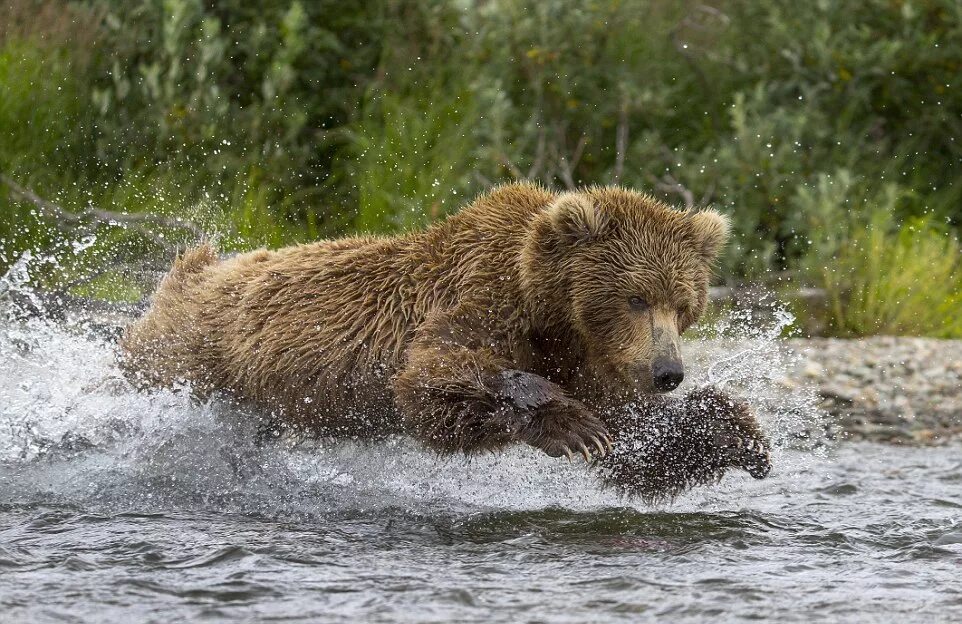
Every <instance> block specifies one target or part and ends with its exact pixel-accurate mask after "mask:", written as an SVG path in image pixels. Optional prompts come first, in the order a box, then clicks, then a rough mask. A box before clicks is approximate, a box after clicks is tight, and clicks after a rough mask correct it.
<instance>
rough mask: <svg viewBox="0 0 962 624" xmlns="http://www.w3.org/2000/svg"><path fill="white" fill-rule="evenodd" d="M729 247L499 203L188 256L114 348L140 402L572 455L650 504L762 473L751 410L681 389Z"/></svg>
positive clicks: (574, 211) (683, 222)
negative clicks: (403, 224) (401, 228)
mask: <svg viewBox="0 0 962 624" xmlns="http://www.w3.org/2000/svg"><path fill="white" fill-rule="evenodd" d="M727 235H728V222H727V220H726V218H725V217H724V216H722V215H720V214H718V213H716V212H714V211H711V210H702V211H677V210H673V209H671V208H669V207H668V206H666V205H664V204H662V203H660V202H659V201H657V200H655V199H653V198H652V197H649V196H647V195H643V194H640V193H637V192H633V191H630V190H626V189H623V188H612V187H605V188H601V187H594V188H589V189H585V190H582V191H577V192H566V193H560V194H559V193H555V192H551V191H549V190H547V189H545V188H542V187H540V186H536V185H533V184H511V185H506V186H501V187H499V188H496V189H494V190H492V191H490V192H488V193H486V194H484V195H482V196H480V197H479V198H477V199H476V200H475V201H474V202H473V203H471V204H470V205H469V206H467V207H466V208H464V209H463V210H461V211H460V212H459V213H457V214H455V215H453V216H451V217H449V218H447V219H446V220H443V221H441V222H439V223H436V224H434V225H432V226H431V227H429V228H427V229H426V230H424V231H417V232H410V233H406V234H402V235H399V236H394V237H355V238H345V239H340V240H332V241H322V242H316V243H311V244H304V245H296V246H292V247H287V248H284V249H279V250H276V251H268V250H258V251H254V252H251V253H247V254H243V255H239V256H235V257H233V258H230V259H226V260H219V259H218V257H217V255H216V253H215V252H214V250H213V249H212V248H211V247H210V246H207V245H205V246H201V247H199V248H196V249H193V250H190V251H188V252H186V253H185V254H183V256H182V257H180V258H179V259H178V260H177V261H176V262H175V264H174V266H173V268H172V270H171V271H170V273H169V274H168V275H167V276H166V277H165V278H164V280H163V281H162V282H161V284H160V286H159V287H158V289H157V292H156V293H155V295H154V297H153V300H152V304H151V307H150V309H149V310H148V312H147V313H146V315H145V316H144V317H143V318H142V319H140V320H139V321H137V322H136V323H134V324H133V325H132V326H131V327H130V328H129V329H128V330H127V332H126V334H125V336H124V337H123V339H122V342H121V347H122V351H123V354H122V358H121V362H122V366H123V367H124V369H125V370H126V371H127V372H128V374H129V375H130V376H131V378H132V379H134V380H135V381H136V382H137V383H138V384H140V385H142V386H152V387H170V386H174V385H176V384H180V383H188V384H190V387H191V388H192V391H193V392H195V393H197V394H199V395H205V394H208V393H210V392H212V391H226V392H227V393H229V394H230V395H232V396H235V397H237V398H239V399H242V400H248V401H252V402H253V403H255V404H256V405H258V406H260V407H261V408H263V411H264V413H265V414H268V415H270V416H271V417H273V418H274V419H276V420H277V421H279V422H282V423H285V424H286V425H287V426H291V427H295V428H299V429H303V430H308V431H311V432H314V433H317V434H318V435H324V436H334V437H351V438H355V439H357V438H361V439H375V438H378V437H382V436H388V435H394V434H407V435H410V436H413V437H414V438H416V439H417V440H419V441H420V442H421V443H423V444H424V445H425V446H427V447H429V448H431V449H435V450H437V451H439V452H445V453H448V452H455V451H460V452H465V453H472V452H477V451H482V450H494V449H498V448H501V447H504V446H505V445H508V444H513V443H518V442H523V443H526V444H529V445H531V446H534V447H536V448H539V449H541V450H543V451H544V452H546V453H548V454H549V455H551V456H560V455H566V456H568V458H569V459H571V457H572V456H573V455H574V454H580V455H581V456H583V457H584V458H585V460H586V461H593V462H596V463H598V464H600V469H601V474H602V475H604V477H605V478H606V480H607V481H609V482H610V483H612V484H614V485H617V486H620V487H622V488H623V489H625V490H626V491H629V492H631V493H636V494H639V495H641V496H643V497H645V498H647V499H656V498H659V497H664V496H673V495H674V494H676V493H678V492H680V491H681V490H683V489H685V488H687V487H689V486H691V485H694V484H698V483H706V482H711V481H714V480H717V479H718V478H719V477H720V476H721V475H722V473H723V472H724V471H725V470H726V469H727V468H729V467H732V466H737V467H742V468H745V469H747V470H748V471H749V472H750V473H751V474H752V475H753V476H756V477H758V478H760V477H762V476H764V475H765V474H767V472H768V469H769V466H770V463H769V459H768V442H767V441H766V439H765V438H764V436H763V434H762V433H761V431H760V430H759V428H758V426H757V424H756V422H755V419H754V418H753V416H752V414H751V411H750V410H749V409H748V407H747V406H746V405H745V404H744V403H742V402H740V401H736V400H734V399H732V398H730V397H728V396H726V395H724V394H722V393H720V392H719V391H717V390H713V389H707V390H699V391H695V392H693V393H691V394H689V395H688V396H687V397H684V398H672V397H668V396H662V395H660V394H659V393H664V392H667V391H670V390H672V389H674V388H675V387H676V386H678V384H679V383H680V382H681V381H682V378H683V374H684V373H683V365H682V359H681V354H680V348H679V335H680V334H681V333H682V332H683V331H684V330H685V329H686V328H687V327H688V326H689V325H691V324H692V323H693V322H694V321H695V320H696V319H697V318H698V317H699V315H700V314H701V313H702V311H703V310H704V309H705V305H706V299H707V291H708V283H709V278H710V275H711V272H712V265H713V261H714V259H715V257H716V255H717V254H718V252H719V250H720V249H721V247H722V246H723V245H724V243H725V241H726V238H727Z"/></svg>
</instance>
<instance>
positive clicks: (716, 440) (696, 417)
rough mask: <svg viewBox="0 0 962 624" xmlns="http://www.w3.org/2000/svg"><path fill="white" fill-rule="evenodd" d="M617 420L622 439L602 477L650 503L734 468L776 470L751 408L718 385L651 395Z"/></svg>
mask: <svg viewBox="0 0 962 624" xmlns="http://www.w3.org/2000/svg"><path fill="white" fill-rule="evenodd" d="M615 422H616V423H617V424H616V425H615V427H616V434H617V439H618V442H617V444H616V445H615V448H614V451H613V452H612V454H611V455H610V456H609V457H607V458H606V459H605V460H604V462H602V464H601V473H602V476H603V478H604V480H605V481H606V482H607V483H608V484H610V485H614V486H615V487H618V488H619V489H622V490H623V491H625V492H626V493H629V494H634V495H638V496H640V497H641V498H642V499H644V500H646V501H649V502H653V501H658V500H664V499H671V498H674V497H675V496H677V495H678V494H680V493H681V492H683V491H685V490H687V489H689V488H691V487H694V486H697V485H703V484H710V483H715V482H717V481H718V480H719V479H721V477H722V475H724V474H725V472H726V471H727V470H728V469H730V468H741V469H744V470H746V471H747V472H748V473H749V474H750V475H752V476H753V477H754V478H756V479H762V478H764V477H765V476H767V475H768V473H769V471H770V470H771V458H770V443H769V441H768V438H767V437H766V436H765V434H764V433H763V432H762V431H761V429H760V428H759V426H758V422H757V421H756V420H755V417H754V416H753V414H752V412H751V408H750V407H749V406H748V404H747V403H745V402H744V401H742V400H740V399H736V398H733V397H731V396H729V395H727V394H725V393H723V392H721V391H720V390H718V389H716V388H711V387H709V388H701V389H698V390H695V391H692V392H691V393H689V394H688V395H687V396H685V397H683V398H675V397H663V396H652V397H647V398H646V399H645V400H644V401H643V402H642V404H641V405H640V406H637V407H636V408H635V409H633V410H631V411H626V412H624V413H622V414H619V415H618V418H617V419H616V420H615Z"/></svg>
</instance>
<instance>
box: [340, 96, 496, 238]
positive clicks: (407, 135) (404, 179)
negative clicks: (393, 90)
mask: <svg viewBox="0 0 962 624" xmlns="http://www.w3.org/2000/svg"><path fill="white" fill-rule="evenodd" d="M363 112H364V117H363V118H362V120H361V123H360V124H359V131H358V135H357V136H356V137H354V140H353V141H352V145H351V149H352V150H354V152H355V154H356V156H355V158H354V159H353V162H354V163H355V169H354V171H353V172H352V173H353V179H354V180H355V181H356V184H357V189H358V204H359V209H358V215H357V219H356V221H355V222H354V227H355V228H356V229H357V230H359V231H363V232H389V231H395V230H406V229H411V228H412V227H416V226H422V225H425V223H426V222H428V221H429V220H431V219H436V218H438V217H439V216H441V215H444V214H447V213H449V212H451V211H452V210H454V209H456V208H458V206H459V205H460V204H461V203H462V202H463V201H464V200H465V198H464V197H461V196H460V195H459V193H460V192H462V191H463V190H464V189H465V188H468V187H469V185H470V178H469V172H471V171H473V170H474V169H475V164H474V162H473V161H474V160H475V159H476V157H475V153H476V151H477V150H476V147H475V144H476V140H477V139H476V138H475V136H474V134H473V132H472V129H473V125H474V123H475V119H476V115H477V111H476V109H475V107H474V105H473V102H472V100H471V95H470V94H469V93H465V92H461V93H455V94H454V95H447V94H445V93H443V92H441V91H430V92H429V93H428V94H427V96H420V97H399V96H396V95H391V94H388V93H382V94H379V95H378V96H377V97H375V98H372V99H371V100H370V101H368V102H367V103H366V104H365V105H364V106H363Z"/></svg>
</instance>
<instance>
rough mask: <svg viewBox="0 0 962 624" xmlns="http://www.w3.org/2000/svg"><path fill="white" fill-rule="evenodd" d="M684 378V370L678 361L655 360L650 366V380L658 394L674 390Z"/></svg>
mask: <svg viewBox="0 0 962 624" xmlns="http://www.w3.org/2000/svg"><path fill="white" fill-rule="evenodd" d="M684 378H685V370H684V369H683V368H682V366H681V361H679V360H671V359H668V358H656V359H655V361H654V362H652V364H651V379H652V381H653V382H654V383H655V390H657V391H658V392H668V391H669V390H674V389H675V388H677V387H678V384H680V383H681V381H682V379H684Z"/></svg>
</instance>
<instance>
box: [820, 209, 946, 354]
mask: <svg viewBox="0 0 962 624" xmlns="http://www.w3.org/2000/svg"><path fill="white" fill-rule="evenodd" d="M821 279H822V284H823V285H824V287H825V289H826V290H827V292H828V295H829V321H830V326H831V330H832V332H833V333H835V334H838V335H842V336H866V335H873V334H891V335H913V336H935V337H942V338H959V337H962V316H960V315H959V310H960V309H962V253H960V248H959V243H958V241H957V240H956V239H955V238H954V237H953V236H951V235H949V234H947V233H946V232H945V230H944V228H940V227H936V225H935V224H934V223H933V222H932V220H931V219H911V220H909V221H908V222H906V223H905V224H903V225H902V226H901V227H898V226H895V225H893V223H892V217H891V215H890V214H889V213H887V212H881V211H879V212H876V213H875V214H874V215H873V216H872V218H871V219H870V220H869V222H868V223H867V224H859V225H855V226H854V227H853V228H852V231H851V233H850V235H849V237H848V240H847V241H846V244H845V245H843V246H842V247H841V248H840V249H839V252H838V255H837V257H836V258H835V259H834V262H832V263H829V264H826V265H825V266H824V267H823V268H822V270H821Z"/></svg>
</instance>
